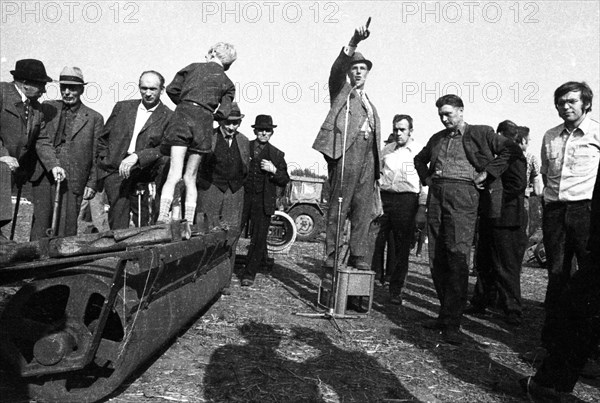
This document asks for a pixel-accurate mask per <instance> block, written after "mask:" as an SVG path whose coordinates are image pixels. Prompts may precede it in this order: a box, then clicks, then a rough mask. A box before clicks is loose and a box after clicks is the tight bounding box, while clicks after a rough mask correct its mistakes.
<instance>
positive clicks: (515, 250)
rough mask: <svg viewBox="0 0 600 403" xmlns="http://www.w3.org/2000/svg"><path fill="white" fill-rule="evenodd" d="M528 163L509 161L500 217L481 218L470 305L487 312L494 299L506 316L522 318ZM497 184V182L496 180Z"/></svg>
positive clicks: (516, 158) (521, 159)
mask: <svg viewBox="0 0 600 403" xmlns="http://www.w3.org/2000/svg"><path fill="white" fill-rule="evenodd" d="M526 176H527V160H526V158H525V156H524V155H523V153H522V152H521V155H518V156H517V155H516V156H514V157H513V158H511V159H510V161H509V165H508V169H507V170H506V171H505V172H504V173H503V174H502V176H501V177H500V182H501V184H502V209H501V212H500V217H498V218H488V217H481V218H480V221H479V239H478V241H477V252H476V262H477V284H476V285H475V291H474V294H473V298H472V299H471V304H472V305H473V306H474V307H477V308H480V309H481V308H486V307H487V306H488V305H491V304H493V303H494V302H495V301H494V300H495V298H496V295H497V297H498V298H499V299H500V300H499V302H500V304H501V306H502V308H503V309H504V311H505V313H506V314H511V313H512V314H516V315H518V316H521V284H520V275H521V262H522V261H523V255H524V254H525V248H526V246H527V235H526V234H525V228H526V226H527V214H526V212H525V207H524V202H525V189H526V188H527V178H526ZM497 180H498V179H497Z"/></svg>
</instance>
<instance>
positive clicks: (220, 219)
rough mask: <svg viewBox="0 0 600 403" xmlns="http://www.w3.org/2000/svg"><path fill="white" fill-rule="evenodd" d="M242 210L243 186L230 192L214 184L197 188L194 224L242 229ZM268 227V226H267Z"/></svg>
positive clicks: (233, 250) (232, 264) (233, 258)
mask: <svg viewBox="0 0 600 403" xmlns="http://www.w3.org/2000/svg"><path fill="white" fill-rule="evenodd" d="M243 210H244V187H243V186H242V187H241V188H240V189H239V190H238V191H237V192H235V193H232V192H231V189H229V188H227V190H226V191H225V192H221V190H220V189H219V188H218V187H216V186H215V185H210V187H209V188H208V189H206V190H198V203H197V205H196V219H195V222H196V224H198V225H200V226H201V227H205V228H208V229H212V228H215V227H220V226H222V225H224V226H227V227H228V228H231V229H232V230H234V231H240V232H241V230H242V228H241V226H242V214H243ZM267 228H268V227H267ZM238 239H239V237H238V238H236V240H235V242H234V243H233V244H232V245H231V256H230V262H231V272H232V273H233V268H234V266H235V250H236V247H237V241H238Z"/></svg>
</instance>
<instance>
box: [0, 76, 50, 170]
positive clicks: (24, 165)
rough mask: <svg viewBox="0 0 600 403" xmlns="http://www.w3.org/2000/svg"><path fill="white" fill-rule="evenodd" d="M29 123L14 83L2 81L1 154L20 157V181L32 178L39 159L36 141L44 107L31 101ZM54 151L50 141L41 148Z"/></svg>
mask: <svg viewBox="0 0 600 403" xmlns="http://www.w3.org/2000/svg"><path fill="white" fill-rule="evenodd" d="M31 108H32V112H31V116H30V118H29V124H26V122H25V108H24V107H23V101H22V100H21V95H20V94H19V92H18V91H17V88H16V87H15V84H14V83H7V82H1V83H0V157H6V156H11V157H14V158H16V159H17V160H18V161H19V165H20V167H19V170H18V171H17V176H18V177H19V179H20V180H21V181H24V180H28V179H30V178H31V175H32V174H33V171H34V169H35V165H36V162H37V153H36V146H35V144H36V141H37V140H38V137H39V134H40V131H41V129H42V128H43V127H44V119H43V113H42V107H41V105H40V103H39V102H37V101H35V102H32V103H31ZM42 151H43V152H44V153H53V152H54V150H53V149H52V147H51V145H50V144H46V147H44V148H43V150H42Z"/></svg>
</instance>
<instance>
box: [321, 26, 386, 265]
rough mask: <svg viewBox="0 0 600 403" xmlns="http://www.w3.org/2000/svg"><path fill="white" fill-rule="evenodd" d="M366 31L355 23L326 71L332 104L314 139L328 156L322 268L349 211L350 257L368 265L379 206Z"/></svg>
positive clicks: (377, 134) (377, 126)
mask: <svg viewBox="0 0 600 403" xmlns="http://www.w3.org/2000/svg"><path fill="white" fill-rule="evenodd" d="M369 34H370V33H369V30H368V29H367V27H366V26H361V27H358V28H356V30H355V31H354V35H353V36H352V38H351V39H350V43H349V44H348V46H346V47H344V48H343V49H342V51H341V52H340V54H339V56H338V57H337V59H336V60H335V62H334V63H333V66H332V67H331V72H330V75H329V95H330V98H331V108H330V110H329V113H328V114H327V117H326V118H325V121H324V122H323V124H322V125H321V130H320V131H319V134H318V135H317V138H316V139H315V142H314V144H313V148H314V149H315V150H317V151H319V152H321V153H322V154H323V156H324V157H325V160H326V161H327V169H328V176H329V184H330V193H329V198H328V200H329V201H330V206H329V211H328V213H327V236H326V254H327V256H326V260H325V263H324V265H323V266H324V268H325V269H331V268H332V267H333V264H334V254H335V244H336V234H337V223H338V218H339V219H340V220H345V218H346V217H347V216H349V217H350V221H351V233H350V260H349V262H348V263H349V265H351V266H354V267H355V268H357V269H361V270H370V264H369V262H368V260H369V258H368V256H369V255H370V249H372V243H371V242H369V240H368V239H369V236H368V233H369V227H370V225H371V222H372V221H373V219H374V218H376V217H377V215H378V214H379V212H380V210H381V201H380V198H379V197H378V196H379V190H378V189H377V188H376V181H377V179H378V178H379V144H380V138H381V136H380V133H381V129H380V120H379V116H378V115H377V110H376V109H375V106H374V105H373V104H372V103H371V101H370V100H369V97H368V96H367V95H366V93H365V91H364V86H365V82H366V79H367V77H368V75H369V72H370V71H371V67H372V65H373V64H372V63H371V61H369V60H367V59H365V58H364V57H363V55H362V54H360V53H359V52H356V47H357V46H358V44H359V42H361V41H362V40H364V39H366V38H368V37H369ZM346 77H348V79H349V80H346ZM348 81H349V82H348ZM344 136H345V139H344ZM344 145H345V147H344ZM343 154H345V158H342V157H343ZM342 171H343V177H342ZM340 197H342V200H343V202H342V206H341V214H339V211H338V210H339V198H340ZM338 214H339V217H338Z"/></svg>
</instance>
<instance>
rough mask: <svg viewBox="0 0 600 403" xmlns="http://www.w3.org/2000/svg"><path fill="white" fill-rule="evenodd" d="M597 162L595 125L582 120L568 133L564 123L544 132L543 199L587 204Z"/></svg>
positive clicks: (599, 154)
mask: <svg viewBox="0 0 600 403" xmlns="http://www.w3.org/2000/svg"><path fill="white" fill-rule="evenodd" d="M598 161H600V135H599V124H598V122H596V121H595V120H593V119H591V118H590V117H589V116H586V117H585V119H584V120H583V121H582V122H581V124H580V125H579V127H578V128H576V129H575V130H573V132H572V133H569V132H568V131H567V130H566V128H565V125H564V123H563V124H560V125H558V126H556V127H553V128H552V129H550V130H548V131H547V132H546V134H544V140H543V142H542V167H541V169H540V171H541V173H542V175H545V176H546V187H545V188H544V199H545V200H546V201H547V202H553V201H579V200H591V198H592V193H593V190H594V184H595V182H596V173H597V171H598Z"/></svg>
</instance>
